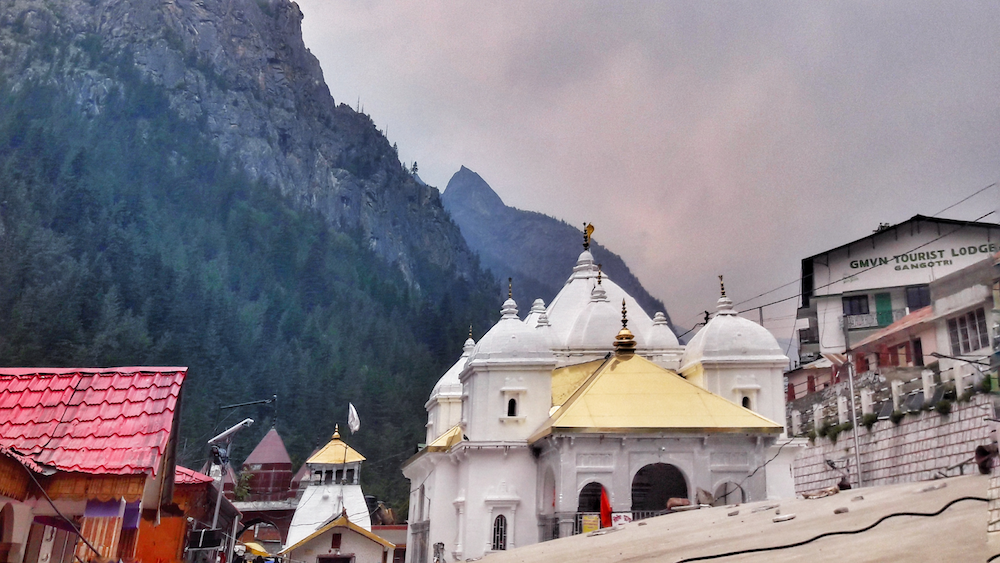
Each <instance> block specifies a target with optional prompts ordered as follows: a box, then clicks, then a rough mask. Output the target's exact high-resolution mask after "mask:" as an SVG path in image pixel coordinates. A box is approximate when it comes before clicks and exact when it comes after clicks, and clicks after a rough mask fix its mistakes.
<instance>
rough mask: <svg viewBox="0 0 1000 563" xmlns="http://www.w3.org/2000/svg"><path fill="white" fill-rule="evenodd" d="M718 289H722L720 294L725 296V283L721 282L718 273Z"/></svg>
mask: <svg viewBox="0 0 1000 563" xmlns="http://www.w3.org/2000/svg"><path fill="white" fill-rule="evenodd" d="M719 289H721V290H722V296H723V297H725V296H726V284H724V283H722V274H719Z"/></svg>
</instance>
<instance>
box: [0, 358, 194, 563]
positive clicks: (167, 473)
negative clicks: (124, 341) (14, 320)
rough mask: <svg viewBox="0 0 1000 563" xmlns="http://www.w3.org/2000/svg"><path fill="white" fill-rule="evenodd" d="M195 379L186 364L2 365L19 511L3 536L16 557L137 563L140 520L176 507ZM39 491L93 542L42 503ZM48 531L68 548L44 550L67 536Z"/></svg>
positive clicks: (2, 448) (6, 473) (7, 445)
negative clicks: (182, 418) (179, 448)
mask: <svg viewBox="0 0 1000 563" xmlns="http://www.w3.org/2000/svg"><path fill="white" fill-rule="evenodd" d="M186 375H187V368H183V367H119V368H0V511H7V510H8V508H7V507H8V506H9V507H10V511H9V514H12V516H11V517H10V518H9V519H8V518H3V519H0V520H2V524H3V526H4V528H5V529H4V530H0V532H2V533H3V537H4V538H8V537H10V538H11V539H12V541H10V542H7V544H8V545H7V548H6V549H7V551H8V552H9V553H8V556H7V557H8V558H9V559H12V560H15V561H20V560H24V561H29V560H33V558H35V557H37V556H38V553H39V550H43V551H47V552H52V553H53V559H52V560H53V561H59V560H62V559H60V558H72V557H73V556H74V555H75V556H76V557H79V558H80V559H82V560H84V561H89V560H91V559H93V558H95V556H96V555H98V554H99V555H100V556H101V557H106V558H112V559H117V558H122V559H126V560H127V559H131V558H132V557H134V555H135V553H136V543H137V541H139V535H140V531H139V528H140V526H139V521H140V517H142V518H143V519H149V520H151V521H155V520H156V519H157V516H158V515H159V513H160V511H161V507H168V506H170V505H172V502H173V500H172V496H173V487H174V476H175V473H174V465H175V461H174V455H175V451H176V429H177V427H178V419H179V408H178V407H179V403H180V393H181V385H182V384H183V382H184V378H185V377H186ZM39 488H41V489H42V490H43V491H44V492H45V493H46V495H48V497H49V498H51V499H52V501H53V502H54V504H55V507H56V508H58V509H59V511H60V512H62V513H63V514H64V515H65V516H66V517H67V518H69V519H70V520H73V521H74V522H75V524H74V525H75V526H77V529H78V530H79V531H80V534H81V535H82V537H83V538H86V539H87V541H86V542H84V541H77V535H76V531H74V530H73V527H72V526H70V525H69V524H68V523H67V522H66V521H65V520H64V519H62V518H61V517H57V516H58V515H55V516H53V514H55V510H53V509H52V508H51V507H49V506H48V504H47V502H39V500H38V499H42V498H43V496H44V495H42V494H41V493H42V491H40V490H39ZM32 499H34V500H32ZM8 520H9V521H8ZM8 527H9V529H8ZM46 527H54V528H57V530H58V532H59V533H62V534H63V535H64V536H65V537H59V538H58V539H57V540H53V541H56V542H57V543H58V542H59V541H62V543H60V544H59V546H55V545H54V544H53V545H43V544H44V543H45V542H46V541H49V540H50V539H51V538H53V537H56V536H59V533H56V534H55V535H53V534H50V533H47V532H46V530H45V528H46ZM36 528H37V529H36ZM67 533H68V534H69V535H68V536H66V535H65V534H67ZM29 538H32V539H31V540H30V541H29ZM88 542H89V544H90V545H87V543H88ZM67 546H68V547H67ZM56 547H58V550H59V554H58V555H56V552H55V551H54V550H56ZM95 551H96V552H97V553H95ZM67 560H68V559H67Z"/></svg>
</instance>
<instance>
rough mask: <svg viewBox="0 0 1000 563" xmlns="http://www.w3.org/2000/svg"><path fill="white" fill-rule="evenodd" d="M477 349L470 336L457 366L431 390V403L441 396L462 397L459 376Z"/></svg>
mask: <svg viewBox="0 0 1000 563" xmlns="http://www.w3.org/2000/svg"><path fill="white" fill-rule="evenodd" d="M475 347H476V341H475V340H473V339H472V337H471V336H470V337H469V339H468V340H466V341H465V346H463V348H462V357H461V358H459V359H458V361H457V362H455V365H453V366H451V367H450V368H448V371H446V372H444V375H442V376H441V379H438V382H437V383H436V384H435V385H434V389H433V390H431V396H430V400H431V401H433V400H434V399H436V398H438V397H439V396H441V395H449V396H458V397H460V396H461V395H462V382H461V381H459V380H458V376H459V374H460V373H462V370H463V369H465V364H467V363H469V356H471V355H472V350H473V349H475Z"/></svg>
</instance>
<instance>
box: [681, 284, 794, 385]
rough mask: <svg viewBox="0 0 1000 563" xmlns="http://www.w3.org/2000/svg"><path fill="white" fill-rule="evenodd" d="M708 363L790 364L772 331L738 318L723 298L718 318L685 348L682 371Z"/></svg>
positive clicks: (729, 303)
mask: <svg viewBox="0 0 1000 563" xmlns="http://www.w3.org/2000/svg"><path fill="white" fill-rule="evenodd" d="M705 360H709V361H712V360H715V361H746V360H754V361H782V362H787V361H788V358H787V357H785V354H784V353H783V351H782V350H781V346H779V345H778V341H777V340H776V339H775V338H774V335H772V334H771V333H770V331H768V330H767V329H766V328H764V327H762V326H760V325H759V324H757V323H755V322H753V321H751V320H749V319H744V318H743V317H740V316H739V315H737V314H736V311H734V310H733V302H732V300H730V299H729V298H728V297H726V296H725V294H723V296H722V297H721V298H720V299H719V304H718V312H716V314H715V317H713V318H712V320H710V321H708V324H706V325H705V328H703V329H701V331H700V332H699V333H698V334H696V335H694V338H692V339H691V341H690V342H689V343H688V345H687V347H686V348H685V350H684V359H683V361H682V362H681V365H682V367H681V369H682V370H683V369H685V368H686V367H687V366H688V365H690V364H693V363H696V362H701V361H705Z"/></svg>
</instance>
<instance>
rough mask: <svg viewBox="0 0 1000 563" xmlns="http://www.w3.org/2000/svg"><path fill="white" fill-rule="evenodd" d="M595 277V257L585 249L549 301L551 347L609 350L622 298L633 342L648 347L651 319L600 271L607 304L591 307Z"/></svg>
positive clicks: (641, 348)
mask: <svg viewBox="0 0 1000 563" xmlns="http://www.w3.org/2000/svg"><path fill="white" fill-rule="evenodd" d="M597 277H598V267H597V264H595V263H594V256H593V255H592V254H591V253H590V251H589V250H584V251H583V252H582V253H581V254H580V257H579V258H578V259H577V262H576V266H575V267H574V268H573V274H572V275H571V276H570V277H569V279H568V280H566V285H564V286H563V288H562V289H561V290H560V291H559V294H558V295H556V297H555V299H553V300H552V303H550V304H549V308H548V318H549V323H550V324H551V325H552V341H553V348H555V349H557V350H567V349H569V350H573V349H575V346H576V345H582V344H586V345H587V346H590V345H592V344H593V345H596V346H597V347H598V348H599V349H602V350H605V349H606V350H607V351H609V352H610V351H611V350H612V349H613V344H612V343H613V342H614V340H615V335H616V334H618V330H619V329H621V305H620V304H621V302H622V299H624V300H625V305H626V307H627V308H628V321H629V322H628V328H629V330H631V331H632V333H633V334H634V335H635V341H636V345H637V347H638V348H639V352H640V353H641V352H642V351H643V350H645V349H646V348H647V346H646V342H647V341H648V337H649V335H650V332H651V330H652V328H653V321H652V319H650V318H649V315H647V314H646V312H645V311H643V309H642V307H640V306H639V303H638V302H637V301H636V300H635V299H633V298H632V296H631V295H629V294H628V293H626V292H625V290H624V289H622V288H621V287H619V286H618V284H616V283H615V282H613V281H612V280H611V279H610V278H608V277H607V276H606V275H604V274H603V273H601V284H600V285H601V287H602V288H603V290H604V292H605V295H606V296H607V301H608V303H606V304H603V305H600V306H598V307H591V306H590V305H591V294H592V292H593V290H594V288H595V286H596V285H597ZM604 305H607V306H609V307H610V308H611V309H613V310H614V324H613V325H609V324H607V323H608V322H609V321H608V320H606V319H610V318H611V317H610V316H607V315H605V313H604V312H602V308H604ZM667 330H669V328H668V329H667ZM580 331H583V334H581V333H580ZM597 343H600V344H597Z"/></svg>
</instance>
